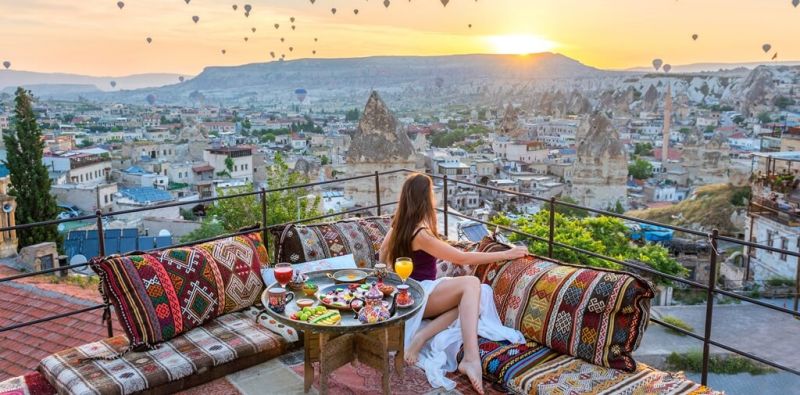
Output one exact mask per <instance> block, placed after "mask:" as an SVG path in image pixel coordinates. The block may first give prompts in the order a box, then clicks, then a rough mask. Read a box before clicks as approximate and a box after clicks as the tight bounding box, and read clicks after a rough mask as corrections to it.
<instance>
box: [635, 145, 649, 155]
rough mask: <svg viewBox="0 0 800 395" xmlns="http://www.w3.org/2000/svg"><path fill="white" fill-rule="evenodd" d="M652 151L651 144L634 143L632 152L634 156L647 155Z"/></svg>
mask: <svg viewBox="0 0 800 395" xmlns="http://www.w3.org/2000/svg"><path fill="white" fill-rule="evenodd" d="M652 153H653V144H650V143H636V146H635V148H634V150H633V154H634V155H636V156H649V155H651V154H652Z"/></svg>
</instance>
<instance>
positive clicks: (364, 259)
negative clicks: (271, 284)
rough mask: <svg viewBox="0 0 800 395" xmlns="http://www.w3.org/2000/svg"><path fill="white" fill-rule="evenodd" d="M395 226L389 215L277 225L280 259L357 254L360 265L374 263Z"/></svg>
mask: <svg viewBox="0 0 800 395" xmlns="http://www.w3.org/2000/svg"><path fill="white" fill-rule="evenodd" d="M391 226H392V219H391V218H389V217H372V218H360V219H352V220H345V221H339V222H331V223H324V224H316V225H289V226H286V227H284V228H282V229H276V230H273V236H274V238H275V240H276V243H277V246H276V249H275V250H276V251H277V262H289V263H303V262H308V261H317V260H320V259H325V258H332V257H336V256H342V255H348V254H353V259H354V260H355V261H356V265H357V266H358V267H373V266H375V264H376V263H377V262H378V251H379V250H380V247H381V243H382V242H383V238H384V237H385V236H386V233H387V232H389V229H390V228H391Z"/></svg>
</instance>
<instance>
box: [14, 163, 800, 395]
mask: <svg viewBox="0 0 800 395" xmlns="http://www.w3.org/2000/svg"><path fill="white" fill-rule="evenodd" d="M413 172H414V171H413V170H408V169H397V170H391V171H384V172H377V171H376V172H375V173H373V174H367V175H361V176H353V177H346V178H340V179H335V180H328V181H319V182H313V183H307V184H302V185H293V186H287V187H282V188H274V189H263V188H262V189H261V190H258V191H252V192H245V193H239V194H231V195H225V196H220V197H213V198H205V199H199V200H197V201H193V202H189V203H187V202H175V203H168V204H163V205H158V206H152V207H143V208H137V209H130V210H124V211H118V212H114V213H102V212H100V211H98V212H96V213H95V215H90V216H83V217H78V218H70V219H65V220H52V221H43V222H38V223H32V224H21V225H16V226H9V227H0V232H3V231H10V230H18V229H25V228H30V227H36V226H45V225H53V224H59V223H64V222H70V221H77V220H87V219H95V220H96V221H97V229H98V234H101V235H102V234H103V233H102V232H103V218H105V217H109V216H112V215H117V214H130V213H138V212H144V211H148V210H155V209H161V208H165V207H175V206H184V205H186V204H199V203H213V202H215V201H219V200H224V199H235V198H241V197H247V196H255V195H258V196H259V197H260V201H261V217H262V218H261V219H262V222H261V224H260V225H259V227H258V228H253V229H248V230H243V231H240V232H235V233H228V234H224V235H220V236H215V237H211V238H207V239H203V240H196V241H192V242H187V243H179V244H174V245H172V246H170V247H182V246H187V245H193V244H198V243H203V242H209V241H214V240H219V239H223V238H227V237H231V236H236V235H241V234H246V233H252V232H262V233H263V236H264V240H265V243H266V240H268V238H267V234H268V232H269V230H271V229H275V228H279V227H283V226H287V225H291V224H299V223H304V222H312V221H318V220H321V219H326V218H331V217H337V216H343V215H348V214H355V213H359V212H364V211H368V210H375V212H376V213H377V214H379V215H380V214H381V213H382V207H386V206H390V205H394V204H396V203H397V202H387V203H381V180H380V177H381V176H386V175H391V174H397V173H413ZM428 176H430V177H432V178H434V179H438V180H441V181H442V186H443V188H442V189H443V195H444V196H443V202H442V206H443V207H442V208H437V210H438V211H439V212H442V213H444V214H445V215H444V218H443V221H444V228H445V233H446V232H447V229H448V226H449V216H454V217H458V218H463V219H467V220H471V221H475V222H478V223H482V224H486V225H491V226H496V227H497V228H499V229H501V230H503V231H506V232H511V233H515V234H518V235H520V236H523V237H526V238H528V239H530V240H531V241H532V242H543V243H547V255H548V258H551V259H552V258H553V249H554V247H559V248H564V249H568V250H571V251H574V252H577V253H580V254H584V255H587V256H591V257H594V258H598V259H603V260H606V261H608V262H613V263H616V264H618V265H622V266H624V267H627V268H630V269H633V270H636V271H639V272H644V273H647V274H650V275H653V276H659V277H661V278H664V279H667V280H670V281H675V282H678V283H681V284H684V285H686V286H689V287H692V288H697V289H700V290H702V291H705V293H706V312H705V328H704V331H703V334H702V335H700V334H696V333H694V332H692V331H688V330H685V329H683V328H679V327H677V326H675V325H672V324H669V323H667V322H664V321H662V320H661V319H658V318H654V317H651V318H650V321H652V322H654V323H656V324H659V325H662V326H664V327H666V328H669V329H671V330H673V331H675V332H678V333H681V334H684V335H686V336H689V337H692V338H694V339H697V340H700V341H702V342H703V361H702V371H701V382H702V384H704V385H706V384H707V383H708V370H709V368H708V363H709V356H710V347H711V346H714V347H718V348H721V349H723V350H726V351H728V352H731V353H735V354H738V355H741V356H744V357H746V358H750V359H753V360H755V361H758V362H760V363H763V364H765V365H768V366H771V367H773V368H776V369H780V370H783V371H786V372H790V373H793V374H795V375H798V376H800V370H797V369H795V368H792V367H789V366H785V365H783V364H780V363H777V362H774V361H771V360H768V359H765V358H762V357H759V356H757V355H754V354H752V353H749V352H746V351H744V350H741V349H738V348H736V347H734V346H731V345H728V344H724V343H720V342H718V341H715V340H714V339H712V330H711V329H712V322H713V316H714V297H715V296H716V295H723V296H726V297H729V298H733V299H737V300H740V301H744V302H748V303H751V304H754V305H757V306H760V307H763V308H767V309H770V310H773V311H777V312H780V313H785V314H789V315H791V316H793V317H795V318H800V312H798V311H796V310H797V303H795V309H794V310H792V309H787V308H784V307H779V306H775V305H772V304H769V303H766V302H763V301H760V300H758V299H753V298H750V297H747V296H744V295H740V294H738V293H734V292H731V291H727V290H723V289H718V288H717V287H716V281H715V280H716V270H717V267H716V266H717V258H718V255H719V252H718V250H717V248H718V242H719V241H725V242H729V243H735V244H738V245H741V246H746V247H749V248H758V249H764V250H767V251H773V252H778V253H782V254H786V255H788V256H793V257H798V258H800V253H798V252H796V251H789V250H783V249H779V248H775V247H772V246H766V245H762V244H757V243H753V242H749V241H744V240H739V239H735V238H731V237H726V236H722V235H720V234H719V232H718V231H717V230H716V229H715V230H713V231H711V232H709V233H705V232H700V231H696V230H693V229H688V228H683V227H679V226H673V225H668V224H662V223H658V222H655V221H650V220H645V219H639V218H634V217H630V216H627V215H623V214H617V213H613V212H609V211H605V210H598V209H593V208H590V207H584V206H580V205H577V204H573V203H568V202H564V201H559V200H557V199H556V198H550V199H546V198H542V197H540V196H535V195H531V194H527V193H523V192H516V191H510V190H506V189H502V188H496V187H491V186H487V185H481V184H476V183H472V182H468V181H464V180H457V179H452V178H448V177H447V176H446V175H444V176H439V175H432V174H428ZM367 178H374V182H375V201H376V204H375V205H371V206H367V207H357V208H354V209H350V210H344V211H340V212H335V213H328V214H324V215H320V216H316V217H313V218H306V219H302V220H297V221H290V222H286V223H282V224H273V225H265V224H267V213H268V210H269V207H268V204H267V194H268V193H272V192H282V191H287V190H293V189H303V188H310V187H315V186H323V185H329V184H339V183H345V182H348V181H355V180H362V179H367ZM451 184H452V185H451ZM458 185H464V186H469V187H472V188H477V189H482V190H488V191H494V192H498V193H502V194H508V195H514V196H518V197H522V198H526V199H531V200H534V201H540V202H542V203H545V204H546V205H547V206H548V208H549V210H550V214H549V231H548V235H547V238H544V237H540V236H536V235H533V234H530V233H526V232H524V231H522V230H520V229H516V228H514V227H511V226H504V225H497V224H494V223H492V222H489V221H484V220H481V219H479V218H475V217H471V216H468V215H464V214H461V213H459V212H456V211H452V210H450V207H449V203H448V196H449V191H450V188H452V187H456V188H457V187H458ZM559 206H561V207H566V208H572V209H579V210H584V211H586V212H590V213H593V214H597V215H603V216H608V217H613V218H619V219H622V220H626V221H631V222H636V223H643V224H649V225H655V226H659V227H662V228H667V229H671V230H673V231H679V232H684V233H686V234H690V235H694V236H699V237H704V238H708V240H709V242H710V245H711V247H712V248H711V250H712V251H711V254H710V258H709V265H710V270H709V271H710V273H709V279H708V282H707V283H706V284H703V283H700V282H697V281H693V280H689V279H686V278H683V277H680V276H676V275H672V274H668V273H662V272H660V271H658V270H656V269H653V268H652V267H649V266H646V265H643V264H640V263H636V262H627V261H623V260H620V259H617V258H613V257H609V256H605V255H602V254H598V253H596V252H593V251H588V250H585V249H582V248H578V247H574V246H571V245H568V244H564V243H561V242H557V241H555V212H556V208H557V207H559ZM99 241H100V246H99V251H100V252H99V255H98V256H104V255H105V245H104V241H103V238H102V237H100V238H99ZM269 247H270V246H268V248H269ZM162 248H169V247H162ZM87 265H88V263H81V264H75V265H68V266H63V267H58V268H53V269H46V270H41V271H37V272H31V273H23V274H17V275H14V276H9V277H5V278H0V284H2V283H4V282H8V281H14V280H18V279H22V278H27V277H32V276H38V275H44V274H49V273H54V272H59V271H64V270H67V269H76V268H81V267H85V266H87ZM798 288H800V286H798ZM797 291H798V292H796V293H797V294H800V289H798V290H797ZM98 309H103V311H104V313H103V321H104V322H105V324H106V325H107V329H108V335H109V336H113V329H112V326H111V314H110V313H111V311H110V309H111V306H110V305H108V304H98V305H95V306H90V307H86V308H82V309H79V310H75V311H72V312H65V313H62V314H58V315H54V316H50V317H45V318H41V319H37V320H33V321H29V322H24V323H18V324H14V325H9V326H5V327H2V328H0V333H3V332H6V331H11V330H19V329H22V328H25V327H27V326H31V325H36V324H39V323H42V322H47V321H51V320H55V319H59V318H64V317H68V316H71V315H75V314H81V313H85V312H88V311H93V310H98Z"/></svg>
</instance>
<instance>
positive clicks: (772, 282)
mask: <svg viewBox="0 0 800 395" xmlns="http://www.w3.org/2000/svg"><path fill="white" fill-rule="evenodd" d="M765 283H766V284H767V285H768V286H770V287H791V286H793V285H795V281H794V279H791V278H789V277H780V276H779V277H771V278H768V279H767V281H765Z"/></svg>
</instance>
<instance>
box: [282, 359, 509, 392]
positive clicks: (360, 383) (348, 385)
mask: <svg viewBox="0 0 800 395" xmlns="http://www.w3.org/2000/svg"><path fill="white" fill-rule="evenodd" d="M353 365H355V367H354V366H353ZM303 366H304V365H303V364H302V363H301V364H297V365H293V366H291V369H292V371H294V372H295V373H296V374H297V375H298V376H299V377H300V378H301V379H302V378H303ZM447 377H448V378H450V379H451V380H453V381H455V382H456V389H455V391H454V392H453V393H456V394H465V395H466V394H476V393H477V392H475V390H473V389H472V385H470V383H469V380H467V378H466V377H465V376H463V375H461V374H455V373H451V374H449V375H447ZM314 388H316V389H319V366H318V364H314ZM389 388H391V391H392V394H393V395H419V394H426V393H428V392H431V391H434V388H433V387H431V386H430V384H428V379H427V378H426V377H425V372H423V371H422V369H420V368H418V367H415V366H406V367H405V379H400V376H398V375H397V374H396V373H395V372H394V369H392V378H391V381H390V384H389ZM484 388H485V393H486V394H487V395H499V394H504V393H506V392H504V391H501V390H499V389H498V388H494V387H492V386H491V385H490V384H488V383H486V382H484ZM440 390H441V389H440ZM328 392H329V393H331V394H337V395H374V394H379V393H381V376H380V374H379V373H378V371H376V370H375V369H372V368H370V367H367V366H364V365H362V364H360V363H358V362H353V363H352V364H347V365H344V366H342V367H341V368H339V369H336V370H335V371H334V372H333V373H332V374H331V375H330V377H329V378H328Z"/></svg>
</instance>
